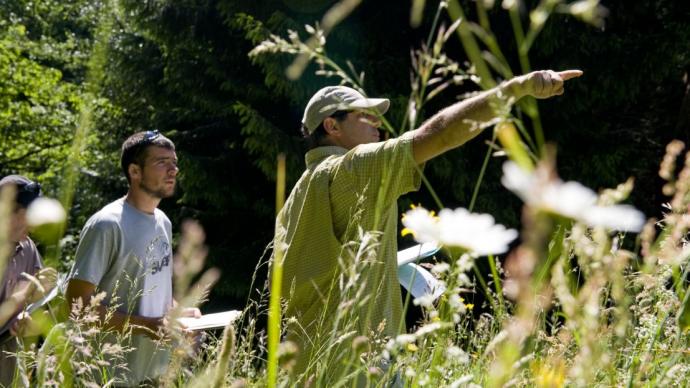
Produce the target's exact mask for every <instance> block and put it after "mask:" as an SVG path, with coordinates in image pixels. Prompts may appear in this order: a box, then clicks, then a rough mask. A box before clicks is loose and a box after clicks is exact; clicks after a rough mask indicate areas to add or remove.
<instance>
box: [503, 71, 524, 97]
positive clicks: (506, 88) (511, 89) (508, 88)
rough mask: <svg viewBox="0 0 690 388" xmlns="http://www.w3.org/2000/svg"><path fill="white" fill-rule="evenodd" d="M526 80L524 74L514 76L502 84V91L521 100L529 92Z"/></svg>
mask: <svg viewBox="0 0 690 388" xmlns="http://www.w3.org/2000/svg"><path fill="white" fill-rule="evenodd" d="M525 82H526V78H525V76H524V75H522V76H517V77H513V78H511V79H509V80H507V81H505V82H503V83H502V84H501V86H500V88H501V92H502V93H503V94H505V95H506V96H508V97H509V98H510V97H512V98H515V99H516V100H519V99H521V98H522V97H525V96H526V95H528V94H529V93H527V88H526V87H525Z"/></svg>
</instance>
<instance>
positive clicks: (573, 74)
mask: <svg viewBox="0 0 690 388" xmlns="http://www.w3.org/2000/svg"><path fill="white" fill-rule="evenodd" d="M558 75H559V76H560V77H561V78H562V79H563V81H567V80H569V79H573V78H577V77H579V76H581V75H582V70H564V71H559V72H558Z"/></svg>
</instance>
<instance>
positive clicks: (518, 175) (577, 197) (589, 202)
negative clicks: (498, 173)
mask: <svg viewBox="0 0 690 388" xmlns="http://www.w3.org/2000/svg"><path fill="white" fill-rule="evenodd" d="M501 183H503V185H504V186H505V187H506V188H508V189H509V190H511V191H512V192H514V193H515V194H516V195H517V196H518V197H520V198H521V199H522V200H523V201H524V202H525V204H527V205H528V206H531V207H534V208H538V209H541V210H543V211H546V212H549V213H553V214H558V215H560V216H562V217H566V218H570V219H573V220H577V221H581V222H583V223H585V224H587V225H589V226H602V227H605V228H607V229H613V230H620V231H628V232H639V231H640V230H642V227H643V226H644V223H645V217H644V214H642V212H640V211H639V210H637V209H635V208H634V207H632V206H629V205H612V206H600V205H597V199H598V196H597V194H596V193H595V192H594V191H592V190H590V189H589V188H587V187H585V186H583V185H582V184H580V183H578V182H573V181H570V182H563V181H561V180H560V179H558V178H557V177H555V176H549V175H547V174H544V173H543V171H539V170H537V171H535V172H532V173H530V172H527V171H525V170H523V169H522V168H520V167H519V166H518V165H517V164H515V163H513V162H506V163H505V164H503V178H502V179H501Z"/></svg>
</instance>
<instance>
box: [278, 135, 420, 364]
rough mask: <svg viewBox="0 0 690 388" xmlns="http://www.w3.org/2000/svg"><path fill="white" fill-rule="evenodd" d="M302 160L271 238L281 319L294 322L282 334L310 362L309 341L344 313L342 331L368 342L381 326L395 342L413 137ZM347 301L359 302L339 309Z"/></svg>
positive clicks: (315, 153) (413, 183)
mask: <svg viewBox="0 0 690 388" xmlns="http://www.w3.org/2000/svg"><path fill="white" fill-rule="evenodd" d="M305 159H306V163H307V169H306V171H305V172H304V174H303V175H302V177H301V178H300V179H299V181H298V182H297V184H296V185H295V187H294V188H293V190H292V193H291V194H290V196H289V198H288V199H287V201H286V203H285V206H284V207H283V209H282V210H281V212H280V213H279V214H278V218H277V220H276V234H275V239H274V252H275V253H274V257H280V256H281V255H282V257H283V263H284V264H283V282H282V285H283V287H282V296H283V298H285V300H287V310H286V317H294V318H296V319H297V322H298V323H299V325H291V326H289V327H288V330H289V333H288V336H289V338H291V339H292V340H295V341H296V342H298V344H299V345H300V348H301V349H302V352H301V354H300V357H308V355H307V354H305V353H308V350H307V349H308V348H310V347H312V346H315V345H316V344H315V342H316V340H315V338H316V337H319V336H323V333H325V332H328V331H329V330H332V329H333V328H334V327H336V326H337V325H336V323H335V322H336V319H338V318H339V319H340V320H343V314H342V313H343V311H344V310H346V307H347V308H350V309H351V310H350V311H351V313H350V314H349V315H348V319H347V320H348V321H349V322H340V323H339V325H340V327H345V326H347V327H348V328H349V329H350V330H355V331H357V333H358V334H362V335H367V334H369V332H370V330H376V329H377V328H379V327H380V326H381V324H382V322H385V326H384V327H383V328H384V330H383V333H384V334H386V335H389V336H396V335H397V334H399V331H400V329H401V328H404V325H403V323H402V319H403V317H402V300H401V299H402V298H401V294H400V286H399V283H398V279H397V260H396V255H397V236H396V235H397V221H398V220H397V219H398V209H397V199H398V197H400V196H401V195H402V194H405V193H407V192H410V191H414V190H417V189H418V188H419V185H420V180H421V178H420V174H419V173H418V171H420V170H419V167H418V166H417V164H416V163H415V161H414V158H413V156H412V136H411V134H409V133H406V134H404V135H402V136H400V137H398V138H395V139H391V140H387V141H384V142H379V143H371V144H362V145H359V146H357V147H355V148H353V149H351V150H347V149H345V148H341V147H334V146H329V147H319V148H316V149H313V150H311V151H309V152H308V153H307V154H306V157H305ZM363 236H364V237H363ZM365 248H366V249H365ZM341 275H345V276H342V277H341ZM348 280H350V281H352V280H354V282H351V283H350V284H351V285H352V284H353V283H354V284H355V285H354V288H353V287H352V286H351V285H350V286H348V285H347V284H348V283H347V281H348ZM360 288H361V289H360ZM357 290H359V291H360V292H359V293H357V292H356V291H357ZM352 297H356V299H357V300H352V302H353V303H345V304H343V302H346V300H344V299H348V298H352ZM363 301H364V302H365V303H360V302H363ZM339 311H340V313H341V314H340V315H339V314H338V312H339ZM353 321H354V322H353ZM348 325H349V326H348ZM295 327H298V329H295ZM307 344H309V345H307Z"/></svg>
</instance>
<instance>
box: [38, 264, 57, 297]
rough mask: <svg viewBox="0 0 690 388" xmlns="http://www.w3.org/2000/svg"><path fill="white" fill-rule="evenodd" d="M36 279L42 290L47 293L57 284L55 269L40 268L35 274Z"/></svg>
mask: <svg viewBox="0 0 690 388" xmlns="http://www.w3.org/2000/svg"><path fill="white" fill-rule="evenodd" d="M36 278H37V279H38V281H39V282H40V283H41V286H43V290H44V291H45V292H46V293H47V292H49V291H50V290H52V289H53V288H54V287H55V285H56V284H57V278H58V273H57V271H56V270H55V268H51V267H47V268H41V269H40V270H39V271H38V273H37V274H36Z"/></svg>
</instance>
